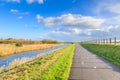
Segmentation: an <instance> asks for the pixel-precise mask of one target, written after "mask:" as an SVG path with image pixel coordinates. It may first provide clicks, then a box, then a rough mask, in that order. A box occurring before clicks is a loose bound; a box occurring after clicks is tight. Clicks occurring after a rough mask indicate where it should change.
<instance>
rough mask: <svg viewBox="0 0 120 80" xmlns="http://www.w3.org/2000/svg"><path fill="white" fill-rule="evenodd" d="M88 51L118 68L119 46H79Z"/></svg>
mask: <svg viewBox="0 0 120 80" xmlns="http://www.w3.org/2000/svg"><path fill="white" fill-rule="evenodd" d="M81 45H82V46H83V47H84V48H86V49H88V50H89V51H91V52H93V53H95V54H97V55H99V56H101V57H103V58H105V59H107V60H109V61H110V62H112V63H113V64H115V65H117V66H120V45H105V44H87V43H84V44H81Z"/></svg>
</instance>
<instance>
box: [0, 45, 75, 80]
mask: <svg viewBox="0 0 120 80" xmlns="http://www.w3.org/2000/svg"><path fill="white" fill-rule="evenodd" d="M73 51H74V45H70V46H68V47H66V48H63V49H60V50H57V51H54V52H53V53H51V54H47V55H43V56H41V57H39V58H37V59H35V60H33V61H31V62H28V63H26V64H24V65H21V66H18V67H16V68H14V69H12V70H9V71H7V72H4V73H2V74H0V80H40V78H41V79H42V80H47V78H48V77H49V78H50V76H51V77H52V80H56V78H59V79H63V80H65V79H67V78H68V75H69V70H70V66H71V63H72V56H73ZM49 70H50V71H52V72H51V73H52V74H53V75H52V74H51V75H48V74H47V73H46V71H49ZM56 72H57V73H56ZM45 74H46V78H45V79H43V78H44V77H45ZM55 74H56V75H55ZM56 76H57V77H56ZM53 77H54V79H53ZM59 79H58V80H59ZM49 80H50V79H49Z"/></svg>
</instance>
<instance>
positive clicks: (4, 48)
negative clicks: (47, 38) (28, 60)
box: [0, 44, 57, 57]
mask: <svg viewBox="0 0 120 80" xmlns="http://www.w3.org/2000/svg"><path fill="white" fill-rule="evenodd" d="M56 45H57V44H29V45H23V46H21V47H17V46H16V45H15V44H0V57H2V56H8V55H11V54H16V53H19V52H25V51H32V50H43V49H48V48H52V47H54V46H56Z"/></svg>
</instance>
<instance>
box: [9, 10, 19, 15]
mask: <svg viewBox="0 0 120 80" xmlns="http://www.w3.org/2000/svg"><path fill="white" fill-rule="evenodd" d="M10 12H12V13H14V14H16V13H18V12H19V11H18V10H17V9H11V10H10Z"/></svg>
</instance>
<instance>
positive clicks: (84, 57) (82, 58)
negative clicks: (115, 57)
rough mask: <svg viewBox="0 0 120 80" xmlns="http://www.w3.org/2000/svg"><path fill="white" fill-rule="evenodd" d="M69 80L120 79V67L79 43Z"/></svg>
mask: <svg viewBox="0 0 120 80" xmlns="http://www.w3.org/2000/svg"><path fill="white" fill-rule="evenodd" d="M69 80H120V68H118V67H116V66H115V65H113V64H112V63H110V62H108V61H106V60H104V59H103V58H101V57H98V56H97V55H95V54H93V53H91V52H89V51H87V50H86V49H84V48H83V47H81V46H80V45H79V44H77V45H76V48H75V54H74V57H73V63H72V67H71V71H70V75H69Z"/></svg>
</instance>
